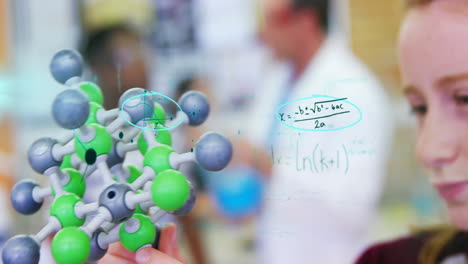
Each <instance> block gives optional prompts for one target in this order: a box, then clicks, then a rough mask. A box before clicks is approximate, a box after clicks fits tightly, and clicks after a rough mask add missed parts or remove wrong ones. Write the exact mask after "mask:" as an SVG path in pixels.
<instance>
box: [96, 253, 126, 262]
mask: <svg viewBox="0 0 468 264" xmlns="http://www.w3.org/2000/svg"><path fill="white" fill-rule="evenodd" d="M98 263H99V264H135V262H134V261H133V260H129V259H126V258H122V257H119V256H116V255H111V254H106V255H105V256H104V258H102V259H101V260H99V262H98Z"/></svg>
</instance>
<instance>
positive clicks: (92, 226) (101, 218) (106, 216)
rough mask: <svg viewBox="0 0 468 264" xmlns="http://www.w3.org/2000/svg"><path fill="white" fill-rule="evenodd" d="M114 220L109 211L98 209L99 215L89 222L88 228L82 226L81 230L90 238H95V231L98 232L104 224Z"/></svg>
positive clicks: (103, 208)
mask: <svg viewBox="0 0 468 264" xmlns="http://www.w3.org/2000/svg"><path fill="white" fill-rule="evenodd" d="M110 220H112V215H111V213H110V212H109V210H108V209H107V208H105V207H103V206H100V207H99V208H98V214H97V215H96V216H95V217H94V218H93V219H91V221H89V223H88V224H87V225H86V226H82V227H81V229H82V230H83V231H85V232H86V233H87V234H88V236H89V237H92V236H93V233H94V231H96V230H97V229H98V228H99V227H100V226H101V225H102V224H104V222H109V221H110Z"/></svg>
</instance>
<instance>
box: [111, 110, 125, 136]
mask: <svg viewBox="0 0 468 264" xmlns="http://www.w3.org/2000/svg"><path fill="white" fill-rule="evenodd" d="M121 113H122V114H121V115H119V116H118V117H117V118H116V119H114V121H112V122H111V123H110V124H109V125H107V127H106V130H107V132H109V134H111V135H112V134H114V132H115V131H117V129H119V128H120V127H122V126H123V125H125V123H127V121H126V120H130V117H129V115H128V114H127V113H126V112H125V111H123V112H121ZM123 115H126V116H125V117H126V118H124V117H123Z"/></svg>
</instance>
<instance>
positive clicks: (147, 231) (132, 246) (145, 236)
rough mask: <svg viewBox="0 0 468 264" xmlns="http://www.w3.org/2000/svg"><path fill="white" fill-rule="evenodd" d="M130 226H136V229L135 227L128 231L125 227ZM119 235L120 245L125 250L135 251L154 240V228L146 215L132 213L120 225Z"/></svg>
mask: <svg viewBox="0 0 468 264" xmlns="http://www.w3.org/2000/svg"><path fill="white" fill-rule="evenodd" d="M130 226H133V227H134V228H135V227H138V229H136V228H135V229H136V230H133V231H132V233H129V232H127V231H126V230H125V228H126V227H127V228H129V227H130ZM119 236H120V241H121V242H122V245H123V246H124V247H125V248H126V249H127V250H129V251H132V252H136V251H137V250H138V249H140V248H141V247H143V246H145V245H151V244H152V243H153V242H154V239H155V237H156V229H155V228H154V224H153V222H151V219H150V218H149V217H148V216H146V215H142V214H133V216H132V218H130V219H129V220H127V222H125V223H124V224H122V225H121V226H120V230H119Z"/></svg>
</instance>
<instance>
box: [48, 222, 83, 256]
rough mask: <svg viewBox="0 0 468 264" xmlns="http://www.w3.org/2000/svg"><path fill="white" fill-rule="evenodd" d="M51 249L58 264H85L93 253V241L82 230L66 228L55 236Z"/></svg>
mask: <svg viewBox="0 0 468 264" xmlns="http://www.w3.org/2000/svg"><path fill="white" fill-rule="evenodd" d="M51 249H52V256H53V257H54V259H55V261H56V262H57V263H58V264H83V263H85V261H86V259H88V256H89V253H90V251H91V241H90V239H89V237H88V235H87V234H86V233H85V232H84V231H83V230H81V229H80V228H78V227H65V228H64V229H62V230H60V231H59V232H58V233H57V234H56V235H55V237H54V239H53V240H52V245H51Z"/></svg>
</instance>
